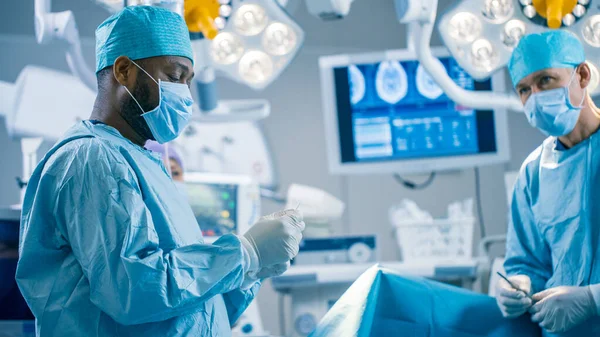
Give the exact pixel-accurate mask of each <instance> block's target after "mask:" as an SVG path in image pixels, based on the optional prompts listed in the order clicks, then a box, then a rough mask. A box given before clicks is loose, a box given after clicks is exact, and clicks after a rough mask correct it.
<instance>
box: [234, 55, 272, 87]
mask: <svg viewBox="0 0 600 337" xmlns="http://www.w3.org/2000/svg"><path fill="white" fill-rule="evenodd" d="M239 71H240V75H241V76H242V78H243V79H244V80H245V81H246V82H249V83H253V84H259V83H262V82H265V81H266V80H267V79H268V78H269V77H271V76H272V75H273V61H272V60H271V57H269V55H267V54H265V53H264V52H262V51H257V50H253V51H249V52H248V53H246V54H245V55H244V56H243V57H242V59H241V60H240V64H239Z"/></svg>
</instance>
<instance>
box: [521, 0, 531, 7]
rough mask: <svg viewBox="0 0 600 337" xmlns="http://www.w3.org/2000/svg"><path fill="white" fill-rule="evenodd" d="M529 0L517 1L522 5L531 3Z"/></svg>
mask: <svg viewBox="0 0 600 337" xmlns="http://www.w3.org/2000/svg"><path fill="white" fill-rule="evenodd" d="M531 1H532V0H519V2H520V3H521V5H523V6H528V5H531Z"/></svg>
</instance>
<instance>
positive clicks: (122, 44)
mask: <svg viewBox="0 0 600 337" xmlns="http://www.w3.org/2000/svg"><path fill="white" fill-rule="evenodd" d="M119 56H127V57H129V58H130V59H132V60H139V59H143V58H148V57H155V56H181V57H187V58H188V59H190V60H191V61H192V62H194V54H193V52H192V44H191V42H190V34H189V31H188V28H187V26H186V24H185V20H184V19H183V18H182V17H181V16H180V15H179V14H177V13H175V12H172V11H170V10H167V9H164V8H160V7H152V6H129V7H125V8H124V9H123V10H121V11H120V12H119V13H117V14H115V15H113V16H111V17H110V18H108V19H106V21H104V22H103V23H102V24H100V26H98V29H96V73H97V72H99V71H100V70H102V69H104V68H106V67H108V66H112V65H113V64H114V63H115V60H116V59H117V58H118V57H119Z"/></svg>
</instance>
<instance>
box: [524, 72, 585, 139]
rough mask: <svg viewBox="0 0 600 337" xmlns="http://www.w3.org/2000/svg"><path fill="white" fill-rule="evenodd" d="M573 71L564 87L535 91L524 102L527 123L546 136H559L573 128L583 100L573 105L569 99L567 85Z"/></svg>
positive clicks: (573, 76) (566, 133)
mask: <svg viewBox="0 0 600 337" xmlns="http://www.w3.org/2000/svg"><path fill="white" fill-rule="evenodd" d="M575 72H576V70H574V71H573V74H572V75H571V79H570V80H569V84H567V86H565V87H561V88H556V89H551V90H546V91H542V92H538V93H535V94H533V95H531V97H529V99H528V100H527V102H525V114H526V116H527V120H529V124H531V126H533V127H535V128H537V129H539V130H540V131H542V132H543V133H544V134H545V135H547V136H554V137H561V136H565V135H568V134H569V133H571V131H573V129H575V125H576V124H577V120H578V119H579V114H580V113H581V108H582V107H583V106H582V104H583V101H584V100H585V91H584V95H583V97H582V99H581V102H580V103H579V104H578V105H577V106H573V105H572V104H571V100H570V93H569V87H570V86H571V82H573V78H575Z"/></svg>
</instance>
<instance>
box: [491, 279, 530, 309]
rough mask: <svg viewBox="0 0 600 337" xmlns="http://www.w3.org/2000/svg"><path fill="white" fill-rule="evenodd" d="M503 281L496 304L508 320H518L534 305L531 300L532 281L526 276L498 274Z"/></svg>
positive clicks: (500, 284) (500, 283)
mask: <svg viewBox="0 0 600 337" xmlns="http://www.w3.org/2000/svg"><path fill="white" fill-rule="evenodd" d="M498 275H500V277H502V279H501V280H500V281H499V282H498V285H497V289H496V302H497V303H498V307H499V308H500V311H502V315H503V316H504V317H506V318H516V317H519V316H521V315H523V314H524V313H526V312H527V310H528V309H529V308H530V307H531V306H532V305H533V300H532V298H531V279H530V278H529V277H528V276H526V275H515V276H511V277H506V276H504V275H502V274H501V273H498Z"/></svg>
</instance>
